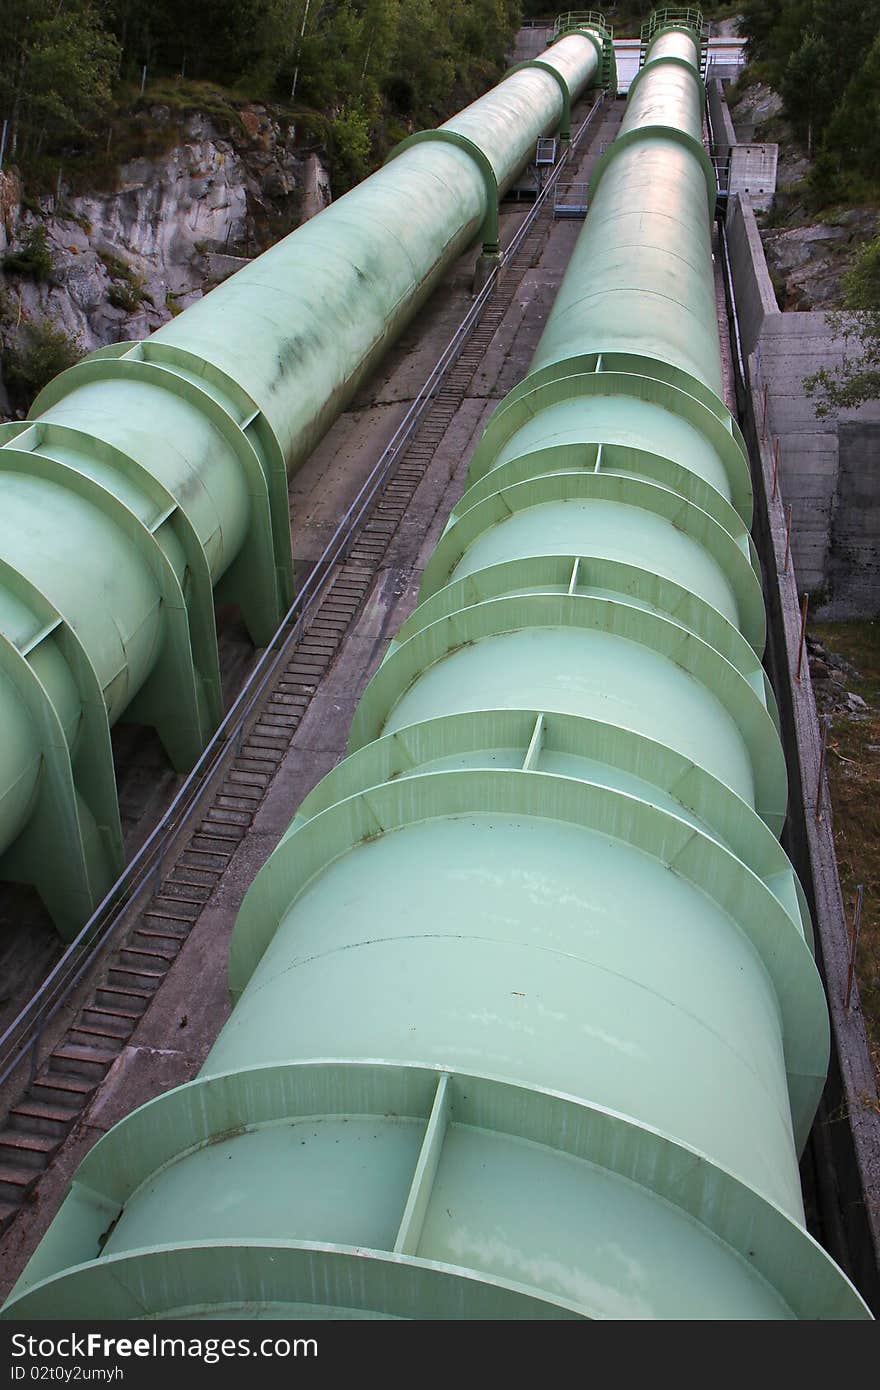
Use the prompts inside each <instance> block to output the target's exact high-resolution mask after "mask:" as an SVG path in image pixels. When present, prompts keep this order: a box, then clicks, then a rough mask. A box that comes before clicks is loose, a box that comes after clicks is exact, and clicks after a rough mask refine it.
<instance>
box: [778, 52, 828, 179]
mask: <svg viewBox="0 0 880 1390" xmlns="http://www.w3.org/2000/svg"><path fill="white" fill-rule="evenodd" d="M831 66H832V65H831V49H830V47H829V45H828V43H827V41H826V40H825V39H824V38H822V36H821V35H820V34H817V33H816V31H815V29H808V30H807V31H806V33H805V34H804V36H803V38H802V39H801V42H800V46H799V47H798V48H797V49H796V50H795V52H794V53H792V55H791V57H790V58H789V60H788V63H787V64H786V67H785V71H784V72H783V74H782V81H781V83H780V86H781V93H782V99H783V101H784V102H785V109H786V112H787V114H788V116H789V118H790V120H791V123H792V125H793V126H794V129H795V133H796V134H797V135H798V136H799V137H800V139H801V140H803V141H804V143H805V144H806V147H807V154H808V155H812V153H813V138H814V134H815V133H816V132H821V131H822V130H823V129H824V128H825V125H826V124H827V122H828V119H829V117H830V115H831V112H832V111H833V109H834V103H835V98H836V96H837V90H836V88H835V86H834V82H833V80H832V74H831Z"/></svg>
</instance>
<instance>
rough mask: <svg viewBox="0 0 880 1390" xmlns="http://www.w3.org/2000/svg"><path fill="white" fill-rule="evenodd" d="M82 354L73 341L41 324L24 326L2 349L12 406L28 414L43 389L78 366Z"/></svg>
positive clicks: (50, 325) (42, 321) (47, 324)
mask: <svg viewBox="0 0 880 1390" xmlns="http://www.w3.org/2000/svg"><path fill="white" fill-rule="evenodd" d="M82 356H83V350H82V348H81V347H80V345H79V343H78V342H77V341H76V339H74V338H71V337H70V335H69V334H68V333H65V331H64V329H63V328H56V327H54V326H53V325H52V324H51V323H48V322H47V321H45V320H41V321H40V322H38V323H23V324H22V325H21V327H20V328H19V329H18V331H17V332H16V333H15V334H14V335H13V336H11V337H10V338H8V339H7V340H6V342H5V344H4V345H3V351H2V369H3V379H4V381H5V383H6V387H7V389H8V391H9V396H10V400H11V401H12V404H13V406H14V407H15V408H16V409H19V410H27V409H29V407H30V405H31V404H32V402H33V400H34V398H35V396H37V395H38V393H39V392H40V391H42V389H43V387H44V386H47V385H48V383H49V382H50V381H51V380H52V379H53V377H56V376H57V375H58V373H59V372H64V371H66V370H67V368H68V367H72V366H73V365H74V363H76V362H79V361H80V359H81V358H82Z"/></svg>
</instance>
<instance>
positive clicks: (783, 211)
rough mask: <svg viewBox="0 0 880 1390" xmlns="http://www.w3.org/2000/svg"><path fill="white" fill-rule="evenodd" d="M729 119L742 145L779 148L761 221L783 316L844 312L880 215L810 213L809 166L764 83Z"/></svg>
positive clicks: (742, 97)
mask: <svg viewBox="0 0 880 1390" xmlns="http://www.w3.org/2000/svg"><path fill="white" fill-rule="evenodd" d="M731 114H732V116H733V121H734V125H735V127H736V133H737V137H738V138H739V139H740V140H741V141H742V142H743V143H746V144H748V143H750V142H751V141H753V140H775V141H778V142H779V164H778V167H777V171H776V197H775V199H774V206H773V211H772V212H771V213H770V214H769V215H764V216H759V219H758V221H759V227H760V230H761V240H762V242H763V244H764V254H765V256H766V257H767V268H768V270H769V271H770V276H771V278H772V280H773V286H774V288H775V290H776V298H777V301H778V303H779V307H780V309H783V310H811V309H834V308H839V307H840V303H841V296H842V287H841V280H842V277H843V275H844V274H845V272H846V271H847V270H848V269H849V267H850V266H851V265H852V263H853V259H854V257H855V254H856V252H857V251H858V249H859V247H860V246H862V245H864V243H865V242H866V241H869V240H870V239H871V238H872V237H873V236H876V235H877V230H878V218H877V209H876V208H875V207H872V206H865V207H855V208H829V209H826V210H824V211H823V212H822V213H821V214H820V215H818V216H817V215H816V214H815V213H814V212H811V210H810V205H809V201H808V198H807V190H806V185H805V182H804V181H805V180H806V178H807V175H808V174H809V172H810V169H811V161H810V160H809V159H808V158H807V155H806V153H805V151H804V150H803V149H801V148H800V146H799V145H798V144H797V142H796V141H795V139H794V136H793V134H792V130H791V127H790V125H789V124H788V122H787V121H786V120H785V119H784V117H783V115H782V98H781V96H780V95H779V93H778V92H775V91H773V89H772V88H771V87H768V86H767V85H766V84H765V83H763V82H753V83H750V84H749V85H748V86H747V87H745V88H744V89H743V90H742V91H740V92H739V93H738V94H737V97H736V100H735V102H734V103H732V105H731Z"/></svg>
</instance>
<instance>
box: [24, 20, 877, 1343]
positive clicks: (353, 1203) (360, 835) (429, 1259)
mask: <svg viewBox="0 0 880 1390" xmlns="http://www.w3.org/2000/svg"><path fill="white" fill-rule="evenodd" d="M672 40H674V42H672ZM670 49H672V51H670ZM673 69H674V70H673ZM700 90H701V89H700V82H699V76H698V53H697V47H696V43H695V40H694V37H693V36H692V35H691V34H690V33H688V32H687V31H681V29H679V28H676V29H673V30H672V31H663V30H661V32H660V34H659V36H658V38H657V39H656V41H655V43H654V44H653V46H652V47H651V48H650V50H649V52H648V56H647V62H646V64H645V69H644V73H643V75H642V76H641V77H640V79H639V81H638V83H637V84H636V88H635V90H634V92H633V95H632V97H631V101H630V106H629V110H628V113H627V118H626V121H625V124H624V130H623V134H622V136H621V139H620V140H619V141H618V142H617V144H616V145H615V146H614V147H613V149H612V152H611V153H610V155H609V157H608V159H607V160H606V161H605V164H604V167H603V168H602V169H601V170H600V171H599V178H598V182H597V183H596V184H594V191H593V201H592V210H591V213H590V216H589V219H588V222H587V227H586V229H585V231H584V233H583V237H582V238H581V241H580V243H579V246H578V249H577V252H576V254H575V257H574V260H573V262H572V265H571V268H570V269H569V271H568V274H567V276H566V278H565V281H564V283H563V286H562V289H561V291H560V294H559V297H558V300H557V304H556V306H555V308H554V311H553V313H552V315H551V317H550V320H549V322H548V325H547V329H546V332H545V334H544V337H543V339H542V341H541V343H540V345H539V348H538V353H537V356H536V359H535V367H534V370H533V371H532V372H531V373H530V374H529V376H528V377H527V378H526V379H525V381H524V382H523V383H522V384H521V385H520V386H519V387H517V388H516V390H515V391H514V392H512V393H511V395H510V396H509V397H508V399H507V400H506V401H505V402H504V403H503V404H502V406H501V407H499V409H498V410H497V411H496V413H495V415H494V416H493V418H492V421H491V422H490V425H489V428H488V430H487V433H486V436H485V437H484V439H483V441H482V443H481V445H480V447H479V449H478V451H477V453H476V455H475V458H474V462H473V467H472V470H471V480H470V481H471V485H470V488H469V490H468V492H467V493H466V494H465V497H464V498H463V500H462V502H461V504H460V506H459V507H458V508H457V509H456V512H455V513H454V514H453V517H452V518H451V520H450V523H449V525H448V527H447V529H446V532H445V534H444V536H443V538H442V540H441V542H440V544H439V546H438V548H437V551H436V552H435V555H434V557H433V559H432V562H431V564H430V566H429V569H428V571H427V572H426V575H425V580H424V585H423V590H422V602H421V604H420V606H419V607H418V609H417V610H416V612H415V613H414V614H413V616H412V618H411V619H410V620H409V621H408V622H407V623H406V625H405V626H404V628H403V629H402V631H401V632H400V633H399V634H398V637H397V640H396V642H395V643H394V645H393V647H392V649H391V651H390V652H389V654H388V656H387V657H386V659H385V662H384V663H383V665H382V666H381V668H380V669H379V671H378V673H377V675H376V676H375V677H374V679H373V681H372V682H371V684H370V686H369V687H368V690H367V692H366V694H365V696H364V698H363V700H362V702H361V705H360V707H359V709H358V712H357V715H356V718H355V724H354V728H353V731H352V747H353V749H354V750H355V751H353V752H352V754H351V756H350V757H349V758H348V759H347V760H346V761H345V762H343V763H342V764H340V766H339V767H338V768H336V769H335V770H334V771H333V772H332V773H330V775H329V776H328V777H326V778H325V779H324V781H323V782H322V783H321V784H320V785H319V786H318V787H317V788H316V789H315V790H314V791H313V792H312V793H311V795H310V796H309V797H308V798H307V799H306V801H305V803H304V804H303V806H302V807H301V809H300V812H299V814H298V815H297V817H296V819H295V820H294V822H293V824H292V825H291V827H290V829H289V830H288V831H287V833H286V835H285V837H284V839H283V840H282V842H281V844H280V845H279V847H278V849H277V850H276V852H275V854H274V855H273V856H272V858H271V860H270V861H269V863H268V864H267V865H266V867H265V868H264V869H263V871H262V872H261V873H260V875H259V876H258V878H257V880H256V882H255V884H254V885H253V887H252V889H251V891H250V893H249V894H248V897H247V899H246V901H245V904H244V906H243V908H242V911H241V914H240V917H239V920H238V923H237V926H236V930H235V934H234V937H233V942H232V955H231V963H230V978H231V984H232V989H233V993H234V994H235V995H236V996H237V997H238V1002H237V1003H236V1006H235V1009H234V1011H233V1014H232V1017H231V1018H230V1020H229V1022H228V1023H227V1025H226V1026H225V1028H224V1029H223V1031H222V1033H221V1034H220V1037H219V1039H218V1041H217V1043H216V1045H215V1047H214V1049H213V1051H212V1053H211V1055H210V1057H209V1059H208V1061H207V1063H206V1065H205V1067H204V1069H203V1071H202V1074H201V1076H200V1077H199V1078H198V1080H196V1081H195V1082H193V1083H192V1084H191V1085H189V1086H184V1087H182V1088H180V1089H179V1090H177V1091H174V1092H171V1093H170V1094H168V1095H165V1096H162V1097H161V1098H160V1099H158V1100H156V1101H153V1102H152V1103H151V1104H149V1105H147V1106H145V1107H143V1108H142V1109H141V1110H139V1111H137V1112H135V1113H134V1114H133V1115H131V1116H129V1117H128V1119H126V1120H124V1121H123V1122H122V1123H121V1124H120V1125H118V1126H117V1127H116V1129H114V1130H113V1131H111V1132H110V1133H109V1134H108V1135H107V1136H106V1137H105V1138H104V1139H102V1140H101V1141H100V1142H99V1143H98V1144H97V1145H96V1146H95V1148H94V1149H93V1150H92V1152H91V1153H90V1155H89V1156H88V1158H87V1159H86V1160H85V1162H84V1163H83V1165H82V1167H81V1168H80V1170H79V1174H78V1176H77V1179H76V1181H75V1182H74V1185H73V1188H72V1191H71V1194H70V1196H69V1197H68V1198H67V1201H66V1203H65V1205H64V1206H63V1207H62V1210H61V1212H60V1214H59V1216H58V1217H57V1218H56V1221H55V1223H54V1225H53V1227H52V1228H51V1229H50V1232H49V1234H48V1235H47V1237H46V1239H45V1240H44V1242H43V1244H42V1246H41V1247H40V1249H39V1251H38V1252H37V1254H36V1255H35V1257H34V1259H33V1261H32V1263H31V1265H30V1266H29V1267H28V1270H27V1271H26V1273H25V1275H24V1277H23V1279H22V1281H21V1282H20V1284H19V1285H18V1288H17V1290H16V1294H15V1296H14V1298H13V1300H12V1302H11V1303H10V1305H9V1306H8V1309H7V1314H6V1315H7V1316H10V1317H41V1316H47V1317H50V1316H53V1314H54V1315H57V1310H58V1308H59V1307H62V1306H63V1307H64V1308H65V1311H66V1314H67V1316H69V1317H77V1318H79V1317H82V1318H89V1317H91V1318H94V1317H95V1316H99V1315H101V1316H105V1317H126V1316H133V1317H138V1316H143V1315H144V1313H145V1312H146V1313H147V1314H148V1315H155V1316H160V1317H169V1316H175V1317H181V1316H184V1317H185V1316H198V1315H200V1314H204V1312H205V1311H207V1310H210V1311H211V1312H212V1313H214V1314H217V1315H222V1314H227V1315H234V1316H288V1317H297V1316H315V1317H321V1316H339V1315H340V1314H341V1315H344V1316H351V1317H372V1316H378V1317H389V1316H390V1317H395V1316H396V1317H401V1316H414V1317H422V1318H426V1317H427V1318H436V1317H479V1318H485V1317H526V1318H528V1317H545V1318H546V1317H554V1318H556V1317H570V1316H573V1317H581V1318H582V1317H675V1318H688V1319H690V1318H698V1317H699V1318H736V1317H739V1318H791V1317H805V1318H817V1317H823V1318H825V1317H832V1318H847V1317H864V1316H865V1315H866V1309H865V1307H864V1305H863V1303H862V1302H861V1300H860V1298H859V1296H858V1294H857V1293H856V1291H855V1290H854V1289H853V1288H852V1286H851V1285H850V1284H849V1282H848V1281H847V1279H846V1278H845V1277H844V1275H843V1274H842V1273H841V1272H840V1270H838V1269H837V1268H836V1267H835V1265H834V1264H833V1263H832V1261H831V1260H830V1259H829V1258H828V1256H827V1255H826V1254H825V1253H824V1251H823V1250H822V1249H821V1248H820V1247H819V1246H818V1245H817V1244H816V1243H815V1242H814V1241H813V1240H812V1239H811V1237H810V1236H809V1235H808V1234H807V1232H806V1230H805V1228H804V1214H803V1207H802V1202H801V1193H800V1185H799V1180H798V1163H797V1157H798V1153H799V1151H800V1149H801V1148H802V1146H803V1143H804V1140H805V1138H806V1134H807V1131H808V1128H809V1125H810V1123H811V1120H812V1116H813V1112H814V1109H815V1105H816V1101H817V1098H818V1095H819V1092H820V1090H821V1087H822V1083H823V1078H824V1074H825V1068H826V1065H827V1055H828V1029H827V1020H826V1014H825V1006H824V1000H823V997H822V990H821V985H820V982H819V977H818V974H817V972H816V968H815V965H814V963H813V958H812V953H811V944H810V943H811V937H810V921H809V915H808V912H807V909H806V905H805V901H804V897H803V893H802V890H801V888H800V885H799V883H798V881H797V878H796V876H795V874H794V872H793V870H792V867H791V865H790V863H789V861H788V859H787V858H786V856H785V854H784V853H783V851H782V849H781V848H780V846H779V844H778V841H777V838H776V836H777V834H778V832H779V830H780V828H781V825H782V819H783V816H784V811H785V795H786V791H785V770H784V764H783V758H782V750H781V747H780V743H779V736H778V732H777V728H776V711H775V705H774V702H773V697H772V693H771V691H770V688H769V686H768V684H767V681H766V679H765V677H764V674H763V671H762V668H761V665H760V660H759V656H758V653H759V652H760V650H761V648H762V645H763V640H764V628H763V610H762V606H761V602H760V588H759V584H758V579H757V574H756V561H755V556H754V553H753V551H752V548H751V545H750V541H749V535H748V516H749V509H750V492H749V480H748V469H747V463H746V457H745V452H744V448H743V445H742V441H741V438H740V436H739V433H738V431H737V429H736V427H735V425H734V422H733V421H732V419H731V416H730V414H729V412H728V411H727V410H726V408H725V407H724V405H723V404H722V402H721V400H720V399H719V398H718V395H717V388H718V384H719V381H720V374H719V346H718V335H717V325H716V316H715V315H716V311H715V304H714V298H713V296H712V294H711V287H712V270H711V258H710V250H709V227H710V221H709V218H710V209H709V204H708V202H707V199H706V190H705V184H704V182H703V176H704V167H705V165H704V155H703V153H702V149H701V146H700V143H699V137H700V120H701V107H700ZM645 170H650V171H651V172H652V174H653V175H654V177H652V178H651V179H646V178H644V176H643V175H644V171H645ZM646 266H650V267H651V268H652V269H651V274H650V275H648V274H647V273H646V271H645V267H646ZM682 266H684V267H685V269H684V270H682V269H681V267H682ZM597 267H601V276H599V274H598V273H597ZM634 285H636V286H638V289H639V292H638V293H634V292H633V286H634ZM658 286H662V287H663V292H664V295H665V297H666V310H665V314H663V315H660V314H658V313H657V311H656V304H655V298H656V289H657V287H658ZM609 287H610V288H609ZM640 325H641V328H640ZM695 347H696V351H694V350H693V349H694V348H695ZM105 1237H106V1239H105ZM99 1249H100V1254H99V1253H98V1251H99Z"/></svg>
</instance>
